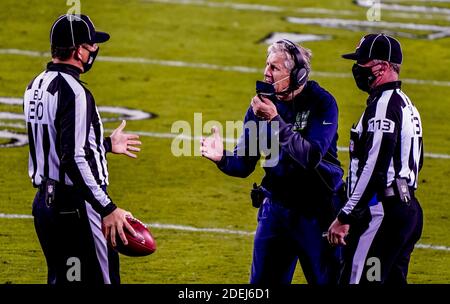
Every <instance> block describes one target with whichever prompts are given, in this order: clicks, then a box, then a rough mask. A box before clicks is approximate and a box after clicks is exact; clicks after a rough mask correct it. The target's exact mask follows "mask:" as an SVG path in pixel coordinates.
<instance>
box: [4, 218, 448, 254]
mask: <svg viewBox="0 0 450 304" xmlns="http://www.w3.org/2000/svg"><path fill="white" fill-rule="evenodd" d="M0 218H1V219H32V218H33V216H31V215H27V214H8V213H0ZM146 225H148V226H149V227H151V228H152V229H153V228H155V229H162V230H178V231H187V232H206V233H216V234H234V235H244V236H252V235H254V234H255V232H254V231H245V230H233V229H222V228H198V227H193V226H185V225H174V224H161V223H147V224H146ZM416 248H419V249H431V250H440V251H450V247H447V246H443V245H432V244H416Z"/></svg>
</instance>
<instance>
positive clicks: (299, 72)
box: [277, 39, 308, 90]
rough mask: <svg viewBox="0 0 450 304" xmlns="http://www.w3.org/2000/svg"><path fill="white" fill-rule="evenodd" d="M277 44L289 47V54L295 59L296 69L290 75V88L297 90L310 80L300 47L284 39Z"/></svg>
mask: <svg viewBox="0 0 450 304" xmlns="http://www.w3.org/2000/svg"><path fill="white" fill-rule="evenodd" d="M277 43H284V44H285V45H286V46H287V49H288V51H289V54H291V56H292V58H293V59H294V68H293V69H292V71H291V74H290V80H291V82H290V86H291V88H292V89H293V90H296V89H298V88H299V87H300V86H302V85H304V84H305V83H306V81H307V80H308V70H307V69H306V68H305V62H304V60H303V56H302V54H301V53H300V50H299V49H298V47H297V46H296V45H295V44H294V43H293V42H292V41H290V40H288V39H283V40H280V41H277Z"/></svg>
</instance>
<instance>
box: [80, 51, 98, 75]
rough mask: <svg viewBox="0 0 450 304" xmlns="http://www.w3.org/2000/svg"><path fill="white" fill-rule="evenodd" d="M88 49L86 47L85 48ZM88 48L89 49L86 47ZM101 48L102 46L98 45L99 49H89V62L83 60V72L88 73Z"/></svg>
mask: <svg viewBox="0 0 450 304" xmlns="http://www.w3.org/2000/svg"><path fill="white" fill-rule="evenodd" d="M84 49H86V48H84ZM86 50H88V49H86ZM99 50H100V47H97V50H95V51H94V52H91V51H89V50H88V51H89V58H88V61H87V62H81V63H82V64H83V73H87V72H88V71H89V70H90V69H91V68H92V65H93V64H94V61H95V58H96V57H97V54H98V51H99Z"/></svg>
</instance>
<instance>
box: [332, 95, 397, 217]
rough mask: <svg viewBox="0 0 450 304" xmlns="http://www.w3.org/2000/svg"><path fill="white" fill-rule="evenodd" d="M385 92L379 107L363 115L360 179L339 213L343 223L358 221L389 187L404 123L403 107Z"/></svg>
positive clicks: (376, 105)
mask: <svg viewBox="0 0 450 304" xmlns="http://www.w3.org/2000/svg"><path fill="white" fill-rule="evenodd" d="M391 96H392V91H390V92H389V93H387V92H385V93H384V94H383V95H382V96H381V98H380V99H379V100H378V102H377V103H376V104H374V105H373V106H369V107H368V108H367V109H366V111H365V113H364V116H363V120H362V123H363V137H362V138H361V139H362V142H361V143H360V147H361V149H362V153H361V154H360V155H361V158H360V162H362V164H360V165H359V168H360V170H361V172H360V174H359V177H358V178H357V180H356V183H355V185H354V187H353V189H352V193H350V196H349V198H348V201H347V203H346V204H345V206H344V207H343V208H342V209H341V211H340V212H339V214H338V219H339V221H340V222H341V223H344V224H349V223H352V222H353V221H354V220H356V219H358V218H359V216H360V215H361V214H362V213H363V212H364V210H365V209H366V208H367V205H368V204H369V202H370V201H371V200H372V199H374V197H375V198H376V195H377V193H380V191H383V190H384V188H386V183H387V172H388V169H389V166H390V163H391V160H392V156H393V155H394V153H395V147H396V143H397V141H398V135H399V132H400V127H401V122H402V111H401V107H400V106H399V105H398V104H397V100H395V99H391Z"/></svg>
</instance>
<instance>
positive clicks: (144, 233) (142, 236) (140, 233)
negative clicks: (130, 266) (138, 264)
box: [108, 217, 156, 257]
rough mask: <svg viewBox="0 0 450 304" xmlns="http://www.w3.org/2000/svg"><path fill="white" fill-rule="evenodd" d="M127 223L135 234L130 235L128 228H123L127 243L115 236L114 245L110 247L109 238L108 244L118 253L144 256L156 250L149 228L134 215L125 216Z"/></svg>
mask: <svg viewBox="0 0 450 304" xmlns="http://www.w3.org/2000/svg"><path fill="white" fill-rule="evenodd" d="M127 221H128V223H130V225H131V227H133V229H134V231H136V236H133V235H131V234H130V233H129V232H128V230H126V229H124V232H125V236H126V237H127V240H128V245H124V244H123V242H122V240H121V239H120V237H119V236H116V245H117V246H116V247H112V245H111V243H110V240H109V239H108V244H109V246H111V247H112V248H114V249H115V250H117V251H118V252H119V253H121V254H124V255H127V256H133V257H136V256H146V255H150V254H152V253H153V252H155V250H156V242H155V239H154V238H153V235H152V233H151V232H150V229H149V228H148V227H147V225H145V224H144V223H142V222H141V221H140V220H138V219H136V218H134V217H127Z"/></svg>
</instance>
